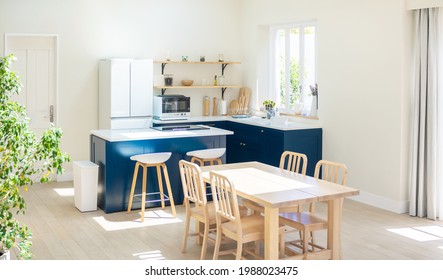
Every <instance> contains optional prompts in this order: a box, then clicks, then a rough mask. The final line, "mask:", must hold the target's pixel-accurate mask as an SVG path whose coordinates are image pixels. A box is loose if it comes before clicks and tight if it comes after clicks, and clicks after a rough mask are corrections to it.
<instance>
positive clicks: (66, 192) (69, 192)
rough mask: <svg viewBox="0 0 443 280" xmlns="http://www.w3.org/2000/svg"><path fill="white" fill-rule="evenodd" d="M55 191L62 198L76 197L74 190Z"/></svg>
mask: <svg viewBox="0 0 443 280" xmlns="http://www.w3.org/2000/svg"><path fill="white" fill-rule="evenodd" d="M53 190H54V191H55V192H56V193H57V194H58V195H59V196H61V197H67V196H74V188H54V189H53Z"/></svg>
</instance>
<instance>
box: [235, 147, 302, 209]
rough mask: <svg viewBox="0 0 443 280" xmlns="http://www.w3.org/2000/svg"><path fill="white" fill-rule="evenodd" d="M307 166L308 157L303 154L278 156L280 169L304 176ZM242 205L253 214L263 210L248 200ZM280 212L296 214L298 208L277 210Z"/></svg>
mask: <svg viewBox="0 0 443 280" xmlns="http://www.w3.org/2000/svg"><path fill="white" fill-rule="evenodd" d="M307 166H308V157H307V156H306V155H305V154H302V153H297V152H292V151H284V152H283V153H282V155H281V156H280V166H279V167H280V169H283V170H287V171H291V172H295V173H299V174H302V175H306V169H307ZM243 205H244V206H246V207H247V208H249V209H252V210H253V211H255V212H258V213H263V212H264V208H263V206H262V205H259V204H257V203H255V202H253V201H250V200H243ZM279 211H280V212H298V211H299V206H291V207H283V208H280V209H279Z"/></svg>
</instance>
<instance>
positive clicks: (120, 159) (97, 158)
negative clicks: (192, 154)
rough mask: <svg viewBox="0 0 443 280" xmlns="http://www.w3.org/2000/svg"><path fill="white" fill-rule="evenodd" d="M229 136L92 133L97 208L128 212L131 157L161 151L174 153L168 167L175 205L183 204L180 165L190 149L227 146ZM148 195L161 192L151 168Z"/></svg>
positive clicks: (219, 131)
mask: <svg viewBox="0 0 443 280" xmlns="http://www.w3.org/2000/svg"><path fill="white" fill-rule="evenodd" d="M229 134H232V132H231V131H227V130H223V129H218V128H210V129H205V130H192V131H167V132H166V131H157V130H153V129H133V130H96V131H92V132H91V136H90V160H91V161H92V162H94V163H96V164H97V165H98V166H99V176H98V177H99V181H98V201H97V203H98V206H99V207H100V208H101V209H102V210H103V211H104V212H105V213H112V212H118V211H125V210H127V207H128V201H129V194H130V189H131V183H132V176H133V173H134V167H135V162H134V161H131V160H130V157H131V156H133V155H137V154H145V153H159V152H171V153H172V156H171V158H170V159H169V160H168V161H167V162H166V166H167V168H168V173H169V179H170V182H171V188H172V192H173V196H174V202H175V204H176V205H179V204H181V203H182V202H183V191H182V186H181V181H180V173H179V168H178V162H179V161H180V160H181V159H186V158H187V156H186V152H188V151H191V150H199V149H208V148H224V147H226V135H229ZM223 161H224V162H225V159H223ZM140 172H141V171H140ZM141 181H142V176H141V175H140V176H138V178H137V186H136V190H135V193H140V192H141ZM147 192H158V183H157V173H156V171H155V169H152V168H150V170H149V173H148V184H147ZM159 205H160V203H158V202H151V203H147V205H146V207H157V206H159ZM133 208H140V202H136V201H134V203H133Z"/></svg>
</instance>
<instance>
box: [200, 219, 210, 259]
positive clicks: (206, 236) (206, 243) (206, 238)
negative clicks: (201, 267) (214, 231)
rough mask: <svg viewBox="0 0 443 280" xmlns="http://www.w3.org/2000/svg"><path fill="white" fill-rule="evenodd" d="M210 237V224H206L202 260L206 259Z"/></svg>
mask: <svg viewBox="0 0 443 280" xmlns="http://www.w3.org/2000/svg"><path fill="white" fill-rule="evenodd" d="M208 235H209V223H205V231H204V233H203V244H202V251H201V255H200V260H204V259H205V258H206V249H207V248H208Z"/></svg>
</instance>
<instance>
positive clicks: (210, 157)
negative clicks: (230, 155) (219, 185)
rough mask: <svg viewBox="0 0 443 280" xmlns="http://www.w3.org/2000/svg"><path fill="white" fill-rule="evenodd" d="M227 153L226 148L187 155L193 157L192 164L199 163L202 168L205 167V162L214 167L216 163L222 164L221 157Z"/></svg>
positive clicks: (188, 153)
mask: <svg viewBox="0 0 443 280" xmlns="http://www.w3.org/2000/svg"><path fill="white" fill-rule="evenodd" d="M225 152H226V148H214V149H204V150H195V151H189V152H187V153H186V155H187V156H190V157H192V159H191V162H192V163H195V162H198V163H200V166H204V165H205V162H209V164H210V165H214V164H215V162H217V163H218V164H222V161H221V157H222V156H223V155H224V154H225Z"/></svg>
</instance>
